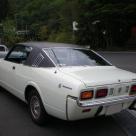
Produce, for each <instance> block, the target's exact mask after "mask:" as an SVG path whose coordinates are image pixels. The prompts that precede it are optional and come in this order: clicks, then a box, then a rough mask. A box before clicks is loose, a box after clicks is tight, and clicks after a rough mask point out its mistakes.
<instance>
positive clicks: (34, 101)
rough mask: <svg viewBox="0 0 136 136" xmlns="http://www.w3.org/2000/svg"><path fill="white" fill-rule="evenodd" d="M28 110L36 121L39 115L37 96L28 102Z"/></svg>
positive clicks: (39, 108)
mask: <svg viewBox="0 0 136 136" xmlns="http://www.w3.org/2000/svg"><path fill="white" fill-rule="evenodd" d="M30 109H31V113H32V115H33V117H34V118H35V119H38V118H39V116H40V114H41V107H40V101H39V98H38V97H37V96H33V97H32V98H31V101H30Z"/></svg>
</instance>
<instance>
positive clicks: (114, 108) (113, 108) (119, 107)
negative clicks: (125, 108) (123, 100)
mask: <svg viewBox="0 0 136 136" xmlns="http://www.w3.org/2000/svg"><path fill="white" fill-rule="evenodd" d="M121 110H122V104H116V105H112V106H109V107H107V111H106V115H111V114H114V113H117V112H120V111H121Z"/></svg>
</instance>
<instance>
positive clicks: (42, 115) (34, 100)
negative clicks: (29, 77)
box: [28, 90, 48, 125]
mask: <svg viewBox="0 0 136 136" xmlns="http://www.w3.org/2000/svg"><path fill="white" fill-rule="evenodd" d="M28 108H29V112H30V115H31V117H32V120H33V121H34V122H35V123H36V124H38V125H44V123H45V121H47V119H48V115H47V113H46V112H45V109H44V106H43V103H42V101H41V98H40V95H39V94H38V92H37V91H36V90H32V91H31V92H30V93H29V97H28Z"/></svg>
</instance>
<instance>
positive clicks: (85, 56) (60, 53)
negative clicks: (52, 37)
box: [44, 48, 110, 67]
mask: <svg viewBox="0 0 136 136" xmlns="http://www.w3.org/2000/svg"><path fill="white" fill-rule="evenodd" d="M44 51H46V53H47V54H48V55H49V57H50V58H51V59H52V60H53V61H54V63H55V64H56V65H59V66H61V67H62V66H110V64H109V63H108V62H107V61H106V60H104V59H103V58H101V57H100V56H98V55H97V54H95V53H94V52H92V51H91V50H87V49H75V48H52V49H44Z"/></svg>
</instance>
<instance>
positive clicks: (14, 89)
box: [2, 45, 31, 97]
mask: <svg viewBox="0 0 136 136" xmlns="http://www.w3.org/2000/svg"><path fill="white" fill-rule="evenodd" d="M27 48H31V47H26V46H23V45H18V46H15V47H14V48H13V49H12V50H11V51H10V52H9V54H8V55H7V57H6V58H5V60H4V62H3V78H2V79H3V82H4V83H5V84H6V86H7V88H8V90H9V91H10V92H11V93H13V94H15V95H16V96H18V97H21V95H22V94H21V92H20V91H19V90H20V88H19V87H18V83H21V81H22V79H21V78H19V77H18V76H17V75H18V74H17V73H18V72H17V71H18V69H20V68H22V72H23V69H24V67H26V66H24V63H25V61H26V60H27V58H28V56H29V53H30V50H27ZM4 68H5V69H4Z"/></svg>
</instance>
